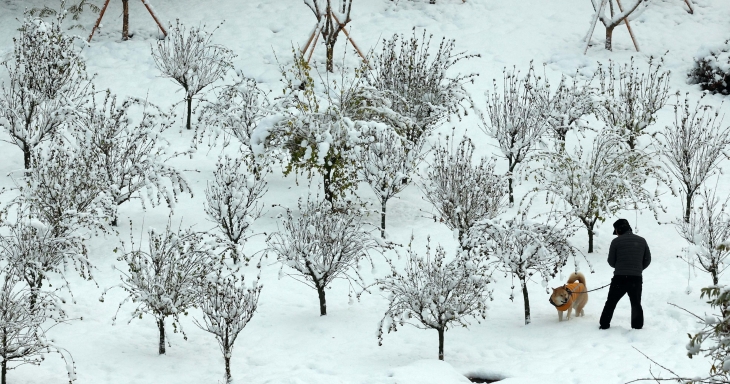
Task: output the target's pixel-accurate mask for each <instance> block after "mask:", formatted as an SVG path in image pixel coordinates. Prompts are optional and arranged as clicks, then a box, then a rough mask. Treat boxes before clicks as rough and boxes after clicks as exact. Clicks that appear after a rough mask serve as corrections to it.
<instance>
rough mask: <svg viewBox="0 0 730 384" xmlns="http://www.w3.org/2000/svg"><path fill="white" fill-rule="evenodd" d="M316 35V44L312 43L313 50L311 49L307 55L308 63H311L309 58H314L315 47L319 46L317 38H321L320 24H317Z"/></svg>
mask: <svg viewBox="0 0 730 384" xmlns="http://www.w3.org/2000/svg"><path fill="white" fill-rule="evenodd" d="M315 34H316V36H315V37H314V44H312V50H311V51H309V56H307V64H309V60H310V59H311V58H312V54H314V48H316V47H317V40H319V26H317V29H316V30H315Z"/></svg>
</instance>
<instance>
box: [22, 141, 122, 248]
mask: <svg viewBox="0 0 730 384" xmlns="http://www.w3.org/2000/svg"><path fill="white" fill-rule="evenodd" d="M31 159H32V164H33V165H34V167H33V168H32V169H31V170H30V171H29V174H30V175H29V176H27V177H25V178H22V179H20V180H16V181H15V184H16V188H17V189H18V191H19V192H20V195H19V196H18V197H17V198H16V199H15V201H16V202H18V203H22V204H24V205H26V206H28V207H30V209H31V211H32V217H34V218H37V219H39V220H41V221H42V222H43V223H45V224H46V225H48V226H49V228H51V231H52V235H53V236H54V237H62V236H64V235H68V234H71V233H74V232H77V231H82V230H83V229H99V230H102V231H107V230H108V221H109V212H112V210H113V207H114V202H113V200H112V198H111V196H110V195H109V194H108V193H107V191H108V188H107V183H106V180H105V179H104V177H103V174H102V172H100V171H99V170H100V169H102V167H101V164H100V163H99V162H98V157H97V156H96V154H95V153H94V152H93V151H89V150H85V149H84V148H79V147H76V146H75V145H74V143H73V142H69V141H67V140H65V139H64V138H62V137H57V138H55V139H54V140H53V142H51V143H49V144H48V145H47V146H45V147H44V148H43V151H37V152H36V153H34V154H33V156H32V158H31Z"/></svg>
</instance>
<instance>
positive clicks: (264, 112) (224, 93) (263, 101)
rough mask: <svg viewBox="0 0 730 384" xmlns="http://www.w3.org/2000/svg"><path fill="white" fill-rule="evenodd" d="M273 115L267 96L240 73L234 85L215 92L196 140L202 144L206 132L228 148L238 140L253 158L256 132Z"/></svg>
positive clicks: (206, 108) (205, 111)
mask: <svg viewBox="0 0 730 384" xmlns="http://www.w3.org/2000/svg"><path fill="white" fill-rule="evenodd" d="M270 113H272V110H271V105H270V102H269V99H268V97H267V93H266V92H264V91H263V90H262V89H261V88H259V86H258V84H256V80H254V79H251V78H247V77H245V76H243V74H241V73H238V79H237V80H236V82H235V83H234V84H231V85H226V86H223V87H221V88H220V89H219V90H217V91H215V92H214V96H213V97H212V100H211V101H208V102H206V103H205V104H204V105H203V107H202V109H201V112H200V115H199V117H198V121H199V124H198V127H197V128H196V130H195V131H196V132H195V134H196V139H197V141H198V142H200V141H202V139H203V136H204V133H205V132H204V131H203V129H205V130H207V134H208V135H209V137H210V138H211V139H212V140H213V141H215V140H216V139H218V137H220V136H223V143H224V145H225V146H228V144H230V141H231V138H234V139H237V140H238V141H239V142H240V144H241V145H242V146H243V147H244V148H246V155H253V154H255V153H256V149H255V148H254V143H252V142H251V140H252V135H253V132H254V129H255V128H256V127H257V126H258V125H259V123H260V122H261V120H262V119H263V118H264V117H266V116H268V115H269V114H270ZM194 144H197V142H196V143H194Z"/></svg>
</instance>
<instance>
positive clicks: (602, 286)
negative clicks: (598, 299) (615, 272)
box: [576, 283, 611, 293]
mask: <svg viewBox="0 0 730 384" xmlns="http://www.w3.org/2000/svg"><path fill="white" fill-rule="evenodd" d="M609 285H611V283H608V284H606V285H604V286H602V287H598V288H595V289H591V290H590V291H585V292H576V293H588V292H593V291H597V290H599V289H603V288H606V287H608V286H609Z"/></svg>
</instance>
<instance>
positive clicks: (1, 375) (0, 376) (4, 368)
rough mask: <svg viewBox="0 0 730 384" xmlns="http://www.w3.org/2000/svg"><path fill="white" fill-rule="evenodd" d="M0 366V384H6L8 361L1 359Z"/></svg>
mask: <svg viewBox="0 0 730 384" xmlns="http://www.w3.org/2000/svg"><path fill="white" fill-rule="evenodd" d="M0 365H2V368H0V371H2V372H1V373H0V383H2V384H7V381H6V377H7V375H8V361H7V360H5V359H3V361H2V363H0Z"/></svg>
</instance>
